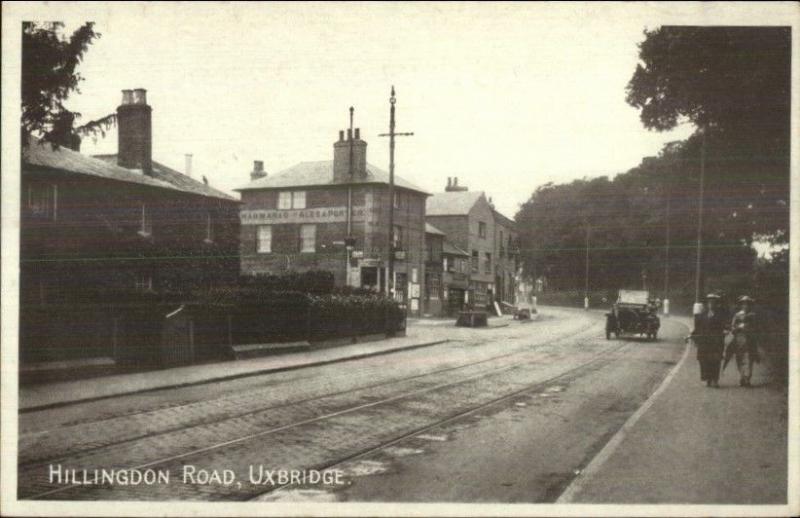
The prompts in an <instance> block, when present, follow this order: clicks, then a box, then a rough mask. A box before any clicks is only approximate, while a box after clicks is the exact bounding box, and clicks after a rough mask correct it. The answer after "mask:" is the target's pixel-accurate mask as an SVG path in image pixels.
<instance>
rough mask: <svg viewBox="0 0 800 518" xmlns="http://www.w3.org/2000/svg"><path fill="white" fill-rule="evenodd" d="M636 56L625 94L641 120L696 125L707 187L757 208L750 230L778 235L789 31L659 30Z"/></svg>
mask: <svg viewBox="0 0 800 518" xmlns="http://www.w3.org/2000/svg"><path fill="white" fill-rule="evenodd" d="M639 58H640V60H641V62H640V64H639V65H638V66H637V67H636V71H635V72H634V74H633V77H632V78H631V80H630V82H629V83H628V88H627V101H628V103H629V104H630V105H631V106H634V107H636V108H639V109H640V110H641V119H642V123H643V124H644V126H645V127H646V128H649V129H654V130H658V131H662V130H669V129H672V128H674V127H675V126H676V125H677V124H678V123H679V122H680V121H681V120H687V121H689V122H692V123H694V124H695V125H696V126H697V127H698V128H699V129H700V130H702V131H704V132H705V134H706V136H707V139H708V142H707V145H708V147H707V157H708V161H709V164H708V165H709V173H710V174H709V182H710V185H711V187H712V193H711V194H712V195H716V194H718V195H724V196H725V197H726V198H728V200H727V202H726V205H728V206H729V208H730V210H731V212H738V213H739V215H740V216H741V214H742V213H743V211H749V212H750V213H752V214H757V218H756V220H757V222H756V225H755V226H756V228H754V231H755V232H756V233H759V234H763V235H765V236H766V237H767V238H770V239H774V240H776V241H777V242H787V240H788V228H789V199H788V193H789V147H790V88H791V66H790V65H791V31H790V28H788V27H671V26H668V27H661V28H659V29H656V30H654V31H646V32H645V40H644V41H643V42H642V43H641V44H640V45H639ZM714 188H716V189H717V191H716V192H715V191H714V190H713V189H714ZM714 199H715V200H716V201H720V200H719V199H718V198H717V197H714Z"/></svg>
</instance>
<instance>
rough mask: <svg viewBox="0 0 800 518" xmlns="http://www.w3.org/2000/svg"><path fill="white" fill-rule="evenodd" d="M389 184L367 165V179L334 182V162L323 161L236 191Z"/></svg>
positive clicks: (397, 183) (405, 185)
mask: <svg viewBox="0 0 800 518" xmlns="http://www.w3.org/2000/svg"><path fill="white" fill-rule="evenodd" d="M376 183H377V184H387V185H388V184H389V173H387V172H386V171H384V170H383V169H380V168H378V167H375V166H374V165H372V164H367V175H366V177H365V178H356V179H354V180H353V181H352V182H347V183H343V182H334V181H333V160H322V161H318V162H300V163H299V164H296V165H293V166H292V167H290V168H288V169H284V170H283V171H280V172H278V173H275V174H273V175H269V176H267V177H265V178H259V179H257V180H253V181H252V182H250V183H248V184H247V185H245V186H243V187H239V188H238V189H235V190H237V191H249V190H253V189H286V188H291V187H321V186H326V185H352V184H376ZM394 184H395V186H396V187H400V188H403V189H408V190H410V191H416V192H419V193H422V194H428V193H427V192H425V191H424V190H423V189H421V188H419V187H417V186H416V185H414V184H412V183H411V182H407V181H406V180H403V179H402V178H400V177H399V176H397V175H395V177H394Z"/></svg>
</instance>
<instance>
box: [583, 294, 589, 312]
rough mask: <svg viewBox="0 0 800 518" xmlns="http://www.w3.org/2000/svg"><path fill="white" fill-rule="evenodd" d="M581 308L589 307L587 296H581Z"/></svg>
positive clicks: (586, 308)
mask: <svg viewBox="0 0 800 518" xmlns="http://www.w3.org/2000/svg"><path fill="white" fill-rule="evenodd" d="M583 309H585V310H588V309H589V297H584V298H583Z"/></svg>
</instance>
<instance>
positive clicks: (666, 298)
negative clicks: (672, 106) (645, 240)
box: [664, 158, 675, 316]
mask: <svg viewBox="0 0 800 518" xmlns="http://www.w3.org/2000/svg"><path fill="white" fill-rule="evenodd" d="M673 160H674V158H673V159H671V160H670V175H667V176H666V178H667V180H666V186H667V188H666V195H667V214H666V218H665V221H666V227H667V229H666V232H667V235H666V238H665V241H666V243H665V245H666V246H665V249H664V255H665V257H664V316H669V238H670V228H669V216H670V200H671V198H672V196H671V195H672V184H671V175H674V174H675V167H674V163H673Z"/></svg>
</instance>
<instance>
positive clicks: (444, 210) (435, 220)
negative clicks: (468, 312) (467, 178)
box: [425, 178, 517, 306]
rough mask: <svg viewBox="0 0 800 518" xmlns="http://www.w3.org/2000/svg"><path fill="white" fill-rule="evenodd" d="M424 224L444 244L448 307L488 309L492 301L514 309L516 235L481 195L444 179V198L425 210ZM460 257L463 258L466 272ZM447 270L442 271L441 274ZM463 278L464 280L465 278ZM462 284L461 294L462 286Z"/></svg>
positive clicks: (434, 199)
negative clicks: (465, 257)
mask: <svg viewBox="0 0 800 518" xmlns="http://www.w3.org/2000/svg"><path fill="white" fill-rule="evenodd" d="M425 219H426V221H427V222H428V223H429V224H431V225H433V226H434V227H435V228H437V229H439V230H440V231H442V232H444V233H445V235H446V236H447V240H448V241H449V244H450V246H449V249H450V251H451V252H453V253H454V254H452V255H451V259H452V261H453V262H452V263H451V265H449V266H448V268H449V269H450V270H449V271H450V273H451V274H452V275H451V277H450V279H449V281H450V283H451V284H450V285H448V283H447V280H445V288H446V289H447V288H449V290H448V293H449V292H452V296H450V295H448V298H449V299H450V300H451V302H450V304H452V305H453V306H455V305H457V301H458V299H455V301H454V299H453V297H461V296H463V299H464V303H466V304H471V305H474V306H488V305H490V304H491V303H492V302H494V301H495V300H496V301H498V302H505V303H507V304H513V303H514V293H515V286H514V273H515V272H516V264H517V251H516V240H517V234H516V230H515V228H514V222H513V221H512V220H510V219H509V218H507V217H505V216H503V215H502V214H500V213H499V212H498V211H497V210H495V208H494V206H493V205H492V204H491V203H490V201H489V199H488V198H487V197H486V195H485V193H484V192H482V191H470V190H468V189H467V187H466V186H462V185H459V184H458V178H448V181H447V186H446V188H445V192H441V193H435V194H433V195H432V196H431V197H430V198H428V201H427V204H426V215H425ZM460 253H466V254H468V260H469V262H468V265H467V267H466V268H465V270H466V271H465V272H462V271H458V269H457V268H458V265H461V264H463V262H462V261H463V259H460V255H459V254H460ZM446 269H447V268H446ZM465 274H466V279H464V276H465ZM465 281H466V283H467V284H466V291H464V292H463V293H462V292H461V290H462V283H464V282H465Z"/></svg>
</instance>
